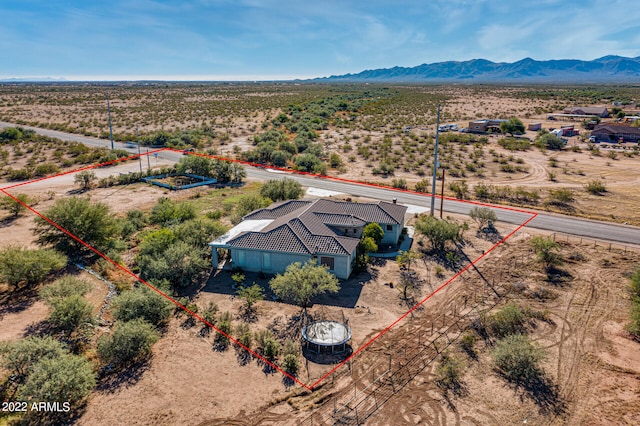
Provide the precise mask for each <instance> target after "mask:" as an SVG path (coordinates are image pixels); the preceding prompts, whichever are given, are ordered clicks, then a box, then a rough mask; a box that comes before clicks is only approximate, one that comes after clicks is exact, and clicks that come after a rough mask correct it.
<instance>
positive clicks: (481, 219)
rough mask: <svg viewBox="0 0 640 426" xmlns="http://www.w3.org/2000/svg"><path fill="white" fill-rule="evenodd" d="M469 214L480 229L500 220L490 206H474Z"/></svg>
mask: <svg viewBox="0 0 640 426" xmlns="http://www.w3.org/2000/svg"><path fill="white" fill-rule="evenodd" d="M469 216H470V217H471V219H473V220H474V221H475V222H476V223H477V224H478V228H479V229H480V230H483V229H485V228H486V227H487V226H489V224H492V223H494V222H495V221H497V220H498V217H497V216H496V213H495V212H494V211H493V210H492V209H490V208H488V207H473V208H472V209H471V211H469Z"/></svg>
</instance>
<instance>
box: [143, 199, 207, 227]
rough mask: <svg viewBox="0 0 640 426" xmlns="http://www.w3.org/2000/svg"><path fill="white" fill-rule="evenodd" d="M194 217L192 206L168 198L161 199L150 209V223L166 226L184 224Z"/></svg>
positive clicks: (194, 211)
mask: <svg viewBox="0 0 640 426" xmlns="http://www.w3.org/2000/svg"><path fill="white" fill-rule="evenodd" d="M195 217H196V210H195V207H194V206H193V204H191V203H188V202H184V201H183V202H176V201H173V200H171V199H169V198H166V197H162V198H160V199H159V200H158V203H157V204H156V205H155V206H153V209H151V216H150V220H151V223H155V224H160V225H168V224H172V223H174V224H175V223H180V222H185V221H187V220H190V219H193V218H195Z"/></svg>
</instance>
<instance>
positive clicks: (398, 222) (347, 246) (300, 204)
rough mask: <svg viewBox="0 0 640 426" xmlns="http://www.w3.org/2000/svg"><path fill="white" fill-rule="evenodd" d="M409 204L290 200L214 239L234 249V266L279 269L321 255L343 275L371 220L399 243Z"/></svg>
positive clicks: (214, 245)
mask: <svg viewBox="0 0 640 426" xmlns="http://www.w3.org/2000/svg"><path fill="white" fill-rule="evenodd" d="M406 212H407V207H406V206H402V205H399V204H395V203H387V202H383V201H380V202H377V203H352V202H343V201H333V200H325V199H319V200H315V201H301V200H288V201H282V202H278V203H275V204H272V205H271V206H269V207H267V208H264V209H259V210H256V211H254V212H252V213H250V214H248V215H246V216H245V217H244V218H243V220H242V222H241V223H240V224H238V226H236V227H234V228H233V229H231V230H230V231H229V232H228V233H226V234H225V235H223V236H221V237H220V238H218V239H216V240H215V241H213V242H211V243H209V246H211V248H212V253H213V260H212V261H213V266H214V268H217V266H218V252H217V249H227V250H229V251H230V252H231V261H232V264H233V266H234V267H239V268H242V269H243V270H245V271H251V272H264V273H269V274H275V273H280V272H284V271H285V269H286V268H287V266H288V265H290V264H291V263H293V262H306V261H307V260H309V259H316V260H317V261H318V263H319V264H322V265H326V266H327V267H328V268H329V270H330V271H331V272H333V273H334V274H335V275H336V276H337V277H338V278H343V279H346V278H349V275H351V271H352V269H353V263H354V260H355V257H356V247H357V246H358V243H359V242H360V238H361V237H362V231H363V229H364V227H365V225H367V224H368V223H372V222H376V223H379V224H380V226H381V227H382V229H383V230H384V237H383V239H382V244H397V243H398V240H399V238H400V235H401V233H402V229H403V228H404V217H405V214H406Z"/></svg>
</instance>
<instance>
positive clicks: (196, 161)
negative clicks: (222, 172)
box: [176, 155, 213, 177]
mask: <svg viewBox="0 0 640 426" xmlns="http://www.w3.org/2000/svg"><path fill="white" fill-rule="evenodd" d="M212 169H213V160H212V159H210V158H208V157H202V156H200V155H187V156H185V157H182V158H181V159H180V161H179V162H178V164H176V172H178V173H190V174H194V175H200V176H206V177H212Z"/></svg>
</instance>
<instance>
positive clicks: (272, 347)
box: [263, 337, 280, 361]
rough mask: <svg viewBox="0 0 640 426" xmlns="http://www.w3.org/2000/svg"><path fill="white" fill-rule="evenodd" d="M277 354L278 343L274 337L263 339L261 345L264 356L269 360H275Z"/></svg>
mask: <svg viewBox="0 0 640 426" xmlns="http://www.w3.org/2000/svg"><path fill="white" fill-rule="evenodd" d="M279 354H280V343H279V342H278V341H277V340H276V339H274V338H272V337H268V338H267V339H266V340H265V341H264V346H263V355H264V357H265V358H266V359H268V360H269V361H275V360H276V359H277V358H278V355H279Z"/></svg>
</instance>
